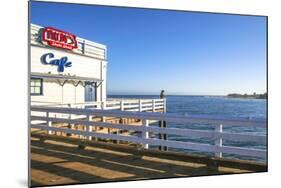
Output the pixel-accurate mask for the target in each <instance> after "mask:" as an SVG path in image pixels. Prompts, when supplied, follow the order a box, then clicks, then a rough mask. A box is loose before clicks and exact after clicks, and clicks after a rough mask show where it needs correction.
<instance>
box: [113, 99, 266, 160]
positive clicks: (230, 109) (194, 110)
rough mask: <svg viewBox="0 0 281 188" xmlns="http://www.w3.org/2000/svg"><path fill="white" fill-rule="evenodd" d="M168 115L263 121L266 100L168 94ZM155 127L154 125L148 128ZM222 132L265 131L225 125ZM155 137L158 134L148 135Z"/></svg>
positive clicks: (175, 137) (191, 126) (203, 140)
mask: <svg viewBox="0 0 281 188" xmlns="http://www.w3.org/2000/svg"><path fill="white" fill-rule="evenodd" d="M108 97H109V98H135V99H152V98H159V96H157V95H110V96H108ZM166 105H167V113H175V114H190V115H214V116H220V117H230V118H240V117H241V118H245V117H246V118H248V117H250V118H262V119H263V118H264V119H267V100H265V99H239V98H228V97H224V96H179V95H169V96H167V97H166ZM151 126H157V124H154V125H151ZM167 127H173V128H182V129H184V128H186V129H195V130H214V129H215V125H208V124H204V125H202V124H194V123H193V124H179V123H174V122H167ZM223 131H225V132H234V133H241V134H253V135H267V129H266V128H260V127H251V126H224V128H223ZM151 136H152V137H157V136H158V135H151ZM168 139H169V140H177V141H186V142H196V143H206V144H214V140H213V139H212V138H191V137H184V136H178V135H168ZM223 145H225V146H237V147H246V148H257V149H266V148H267V146H266V145H265V144H260V143H254V142H244V141H243V142H237V141H236V142H234V141H229V140H224V141H223ZM169 150H172V151H180V152H192V153H193V152H194V153H201V154H205V155H211V156H212V155H214V154H213V153H202V152H198V151H192V150H183V149H174V148H169ZM223 156H224V157H227V158H238V159H246V160H256V161H262V162H265V161H266V159H264V158H258V157H249V156H241V155H233V154H223Z"/></svg>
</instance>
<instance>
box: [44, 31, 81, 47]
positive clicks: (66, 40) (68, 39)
mask: <svg viewBox="0 0 281 188" xmlns="http://www.w3.org/2000/svg"><path fill="white" fill-rule="evenodd" d="M42 42H43V43H47V44H48V45H50V46H53V47H56V48H63V49H67V50H72V49H75V48H77V41H76V36H75V35H74V34H71V33H68V32H65V31H61V30H59V29H56V28H53V27H45V28H44V29H43V31H42Z"/></svg>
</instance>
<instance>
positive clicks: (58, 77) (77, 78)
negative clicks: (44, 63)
mask: <svg viewBox="0 0 281 188" xmlns="http://www.w3.org/2000/svg"><path fill="white" fill-rule="evenodd" d="M30 76H31V77H34V78H48V79H54V80H56V81H58V83H59V84H60V85H61V86H63V85H64V84H65V83H66V82H68V81H72V82H73V84H74V85H75V86H78V85H79V83H81V84H82V85H83V86H85V85H86V84H96V86H99V85H100V84H101V83H102V82H103V80H101V79H98V78H92V77H82V76H75V75H68V74H66V75H61V74H49V73H34V72H33V73H31V75H30Z"/></svg>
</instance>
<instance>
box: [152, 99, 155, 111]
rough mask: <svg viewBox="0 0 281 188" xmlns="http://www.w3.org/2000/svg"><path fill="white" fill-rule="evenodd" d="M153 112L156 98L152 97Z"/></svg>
mask: <svg viewBox="0 0 281 188" xmlns="http://www.w3.org/2000/svg"><path fill="white" fill-rule="evenodd" d="M152 112H155V99H152Z"/></svg>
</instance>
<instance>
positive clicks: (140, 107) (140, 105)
mask: <svg viewBox="0 0 281 188" xmlns="http://www.w3.org/2000/svg"><path fill="white" fill-rule="evenodd" d="M141 111H142V101H141V99H140V100H139V112H141Z"/></svg>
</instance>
